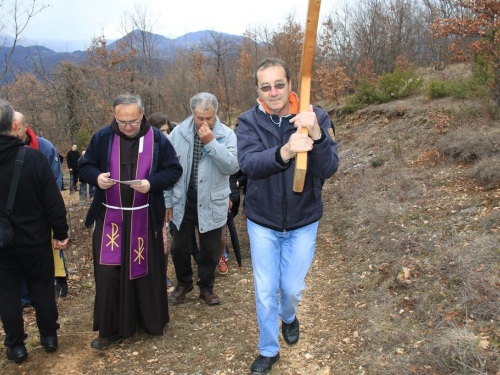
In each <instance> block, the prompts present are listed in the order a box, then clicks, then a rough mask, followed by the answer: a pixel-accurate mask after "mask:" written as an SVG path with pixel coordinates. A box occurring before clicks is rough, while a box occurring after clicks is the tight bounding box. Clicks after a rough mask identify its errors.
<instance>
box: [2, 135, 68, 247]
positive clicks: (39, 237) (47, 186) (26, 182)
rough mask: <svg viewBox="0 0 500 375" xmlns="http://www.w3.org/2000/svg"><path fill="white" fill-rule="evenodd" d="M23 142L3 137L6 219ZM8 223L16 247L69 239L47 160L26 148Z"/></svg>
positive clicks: (61, 201)
mask: <svg viewBox="0 0 500 375" xmlns="http://www.w3.org/2000/svg"><path fill="white" fill-rule="evenodd" d="M21 146H23V142H22V141H21V140H19V139H17V138H16V137H13V136H8V135H1V134H0V176H2V179H1V182H0V217H5V216H6V214H5V207H6V204H7V196H8V195H9V190H10V182H11V181H12V175H13V173H14V164H15V160H16V156H17V152H18V150H19V147H21ZM9 220H10V222H11V224H12V227H13V228H14V247H16V248H22V247H37V246H41V245H45V244H47V243H50V241H51V230H52V231H53V232H54V238H55V239H58V240H64V239H66V238H68V223H67V221H66V208H65V207H64V200H63V198H62V196H61V193H60V191H59V187H58V186H57V183H56V180H55V179H54V174H53V173H52V169H51V168H50V165H49V163H48V161H47V158H46V157H45V156H44V155H43V154H42V153H41V152H40V151H38V150H35V149H32V148H27V149H26V155H25V157H24V164H23V166H22V169H21V177H20V179H19V185H18V188H17V193H16V198H15V201H14V207H13V212H12V213H11V214H10V216H9Z"/></svg>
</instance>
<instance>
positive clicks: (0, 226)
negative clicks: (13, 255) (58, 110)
mask: <svg viewBox="0 0 500 375" xmlns="http://www.w3.org/2000/svg"><path fill="white" fill-rule="evenodd" d="M25 153H26V147H21V148H20V149H19V151H18V152H17V158H16V165H15V166H14V174H13V176H12V181H11V183H10V190H9V196H8V197H7V205H6V207H5V213H6V214H7V217H5V218H3V219H0V250H7V249H11V248H13V247H14V230H13V229H12V225H10V221H9V215H10V214H11V213H12V208H13V206H14V199H15V197H16V193H17V185H18V184H19V177H20V176H21V167H22V166H23V162H24V154H25Z"/></svg>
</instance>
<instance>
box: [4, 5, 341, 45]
mask: <svg viewBox="0 0 500 375" xmlns="http://www.w3.org/2000/svg"><path fill="white" fill-rule="evenodd" d="M25 1H28V0H25ZM338 1H339V0H323V1H322V2H321V13H320V15H321V16H323V15H324V14H326V13H327V11H329V10H330V9H331V8H332V7H333V5H334V4H335V3H336V2H338ZM5 2H6V3H9V2H10V1H9V0H6V1H5ZM37 2H40V3H44V4H49V5H50V6H49V7H48V8H47V9H45V10H43V11H42V12H41V13H39V14H38V15H36V16H35V17H34V18H33V19H32V20H31V21H30V23H29V25H28V27H27V28H26V30H25V32H24V34H23V35H24V37H25V38H26V39H31V40H36V41H38V42H39V43H40V44H42V43H41V42H43V41H44V40H51V39H52V40H54V39H56V40H77V41H79V42H81V44H82V49H84V48H85V47H87V46H88V45H89V44H90V40H91V38H92V37H94V36H98V35H101V34H102V33H103V32H104V35H105V37H106V38H108V39H116V38H119V37H121V36H123V34H122V32H121V28H120V24H121V20H122V19H123V17H124V14H125V13H131V12H132V11H133V9H134V7H135V4H136V3H139V2H138V1H137V0H37ZM140 4H144V5H146V4H147V6H148V11H149V12H151V14H153V15H154V16H153V17H156V18H157V19H158V22H157V24H156V27H155V32H156V33H157V34H160V35H164V36H166V37H168V38H175V37H178V36H181V35H184V34H186V33H188V32H193V31H200V30H207V29H208V30H215V31H219V32H225V33H228V34H236V35H242V34H243V32H244V31H245V30H247V29H248V28H250V27H255V26H263V25H273V24H282V23H283V21H284V18H285V17H286V16H287V15H289V14H291V13H295V15H296V17H297V18H296V19H297V20H298V21H299V22H305V19H306V15H307V9H308V4H309V1H308V0H212V1H201V0H149V1H147V0H146V1H142V2H140ZM4 6H5V5H4ZM6 31H7V30H6ZM7 32H8V31H7Z"/></svg>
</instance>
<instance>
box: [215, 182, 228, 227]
mask: <svg viewBox="0 0 500 375" xmlns="http://www.w3.org/2000/svg"><path fill="white" fill-rule="evenodd" d="M230 193H231V189H230V188H229V186H225V187H223V188H221V189H216V190H214V191H212V192H211V193H210V200H211V202H212V218H213V221H214V222H217V221H221V220H225V219H226V218H227V210H228V208H229V194H230Z"/></svg>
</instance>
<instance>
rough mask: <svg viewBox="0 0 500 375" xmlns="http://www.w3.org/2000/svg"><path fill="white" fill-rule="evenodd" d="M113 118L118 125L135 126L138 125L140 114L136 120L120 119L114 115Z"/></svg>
mask: <svg viewBox="0 0 500 375" xmlns="http://www.w3.org/2000/svg"><path fill="white" fill-rule="evenodd" d="M115 120H116V123H117V124H118V125H120V126H127V125H130V126H137V125H139V123H140V122H141V120H142V115H141V117H139V118H138V119H137V120H134V121H121V120H118V119H117V118H116V117H115Z"/></svg>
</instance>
